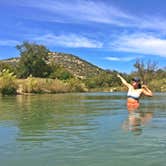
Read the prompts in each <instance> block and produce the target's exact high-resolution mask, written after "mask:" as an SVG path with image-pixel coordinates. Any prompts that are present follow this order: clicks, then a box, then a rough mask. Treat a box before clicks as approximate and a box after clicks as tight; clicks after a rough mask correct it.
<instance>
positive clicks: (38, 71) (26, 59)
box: [16, 42, 51, 78]
mask: <svg viewBox="0 0 166 166" xmlns="http://www.w3.org/2000/svg"><path fill="white" fill-rule="evenodd" d="M16 48H17V49H18V50H19V51H20V55H21V58H20V62H19V65H18V66H19V67H18V76H19V77H21V78H26V77H28V76H30V75H32V76H33V77H47V76H48V75H49V74H50V72H51V68H50V66H49V65H48V64H47V63H46V62H47V60H48V52H49V50H48V49H47V48H46V47H45V46H43V45H37V44H35V43H28V42H23V44H21V45H17V46H16Z"/></svg>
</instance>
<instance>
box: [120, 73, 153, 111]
mask: <svg viewBox="0 0 166 166" xmlns="http://www.w3.org/2000/svg"><path fill="white" fill-rule="evenodd" d="M117 77H119V78H120V80H121V81H122V83H123V84H124V85H125V86H126V87H127V88H128V93H127V108H128V110H129V111H130V110H136V109H137V108H138V107H139V99H140V97H141V95H142V94H144V95H145V96H149V97H152V96H153V93H152V91H151V90H150V89H149V88H148V87H147V86H146V85H141V81H140V79H139V78H137V77H135V78H133V79H132V82H131V84H130V83H128V82H127V81H126V80H125V79H124V78H123V77H122V76H120V75H119V74H118V75H117Z"/></svg>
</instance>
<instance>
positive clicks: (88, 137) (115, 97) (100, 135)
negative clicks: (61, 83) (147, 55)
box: [0, 92, 166, 166]
mask: <svg viewBox="0 0 166 166" xmlns="http://www.w3.org/2000/svg"><path fill="white" fill-rule="evenodd" d="M125 102H126V94H125V93H120V92H115V93H114V92H113V93H73V94H72V93H71V94H50V95H49V94H48V95H28V96H22V95H20V96H19V95H18V96H5V97H2V96H0V165H1V166H115V165H116V166H132V165H134V166H140V165H141V166H165V163H166V157H165V156H166V93H155V94H154V97H152V98H148V97H143V98H142V99H141V106H140V108H139V109H138V110H137V111H135V112H130V113H129V112H128V111H127V109H126V105H125Z"/></svg>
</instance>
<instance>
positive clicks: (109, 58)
mask: <svg viewBox="0 0 166 166" xmlns="http://www.w3.org/2000/svg"><path fill="white" fill-rule="evenodd" d="M137 58H138V57H115V56H109V57H106V58H105V59H106V60H109V61H125V62H128V61H132V60H135V59H137ZM139 58H140V56H139Z"/></svg>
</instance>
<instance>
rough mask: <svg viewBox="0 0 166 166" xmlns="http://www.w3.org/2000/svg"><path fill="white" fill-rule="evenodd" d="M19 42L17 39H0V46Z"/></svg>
mask: <svg viewBox="0 0 166 166" xmlns="http://www.w3.org/2000/svg"><path fill="white" fill-rule="evenodd" d="M18 44H20V42H19V41H17V40H2V39H1V40H0V46H16V45H18Z"/></svg>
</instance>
